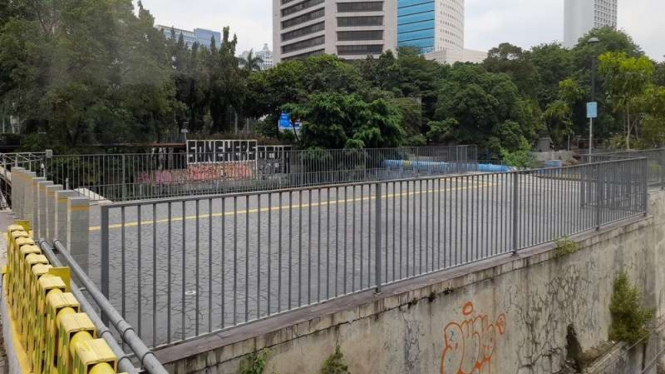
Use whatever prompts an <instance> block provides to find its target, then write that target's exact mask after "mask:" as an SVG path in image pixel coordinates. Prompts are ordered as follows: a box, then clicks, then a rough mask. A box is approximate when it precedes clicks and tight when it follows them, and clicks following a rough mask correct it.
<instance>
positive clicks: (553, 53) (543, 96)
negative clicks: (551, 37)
mask: <svg viewBox="0 0 665 374" xmlns="http://www.w3.org/2000/svg"><path fill="white" fill-rule="evenodd" d="M530 60H531V62H532V63H533V65H534V67H535V70H536V73H537V74H538V78H539V81H538V83H537V84H536V91H537V92H536V95H537V98H538V104H539V105H540V108H541V109H542V110H545V108H546V107H547V105H548V104H549V103H551V102H552V101H555V100H557V99H558V95H559V82H561V81H563V80H564V79H566V78H568V77H570V76H571V75H572V74H573V56H572V53H571V52H570V50H568V49H566V48H564V47H562V46H561V44H559V43H551V44H541V45H538V46H535V47H533V48H532V49H531V53H530Z"/></svg>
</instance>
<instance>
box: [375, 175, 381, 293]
mask: <svg viewBox="0 0 665 374" xmlns="http://www.w3.org/2000/svg"><path fill="white" fill-rule="evenodd" d="M375 186H376V191H375V193H374V195H375V196H376V199H375V202H374V205H375V209H376V214H375V216H376V218H375V219H376V225H375V226H376V227H375V236H376V239H375V240H374V244H375V246H376V247H375V250H374V254H375V256H376V260H375V261H374V264H375V266H376V268H375V270H374V275H375V281H374V283H375V285H376V293H381V257H382V256H381V226H382V225H381V204H382V201H381V199H382V192H381V190H382V188H381V187H382V186H381V183H380V182H379V183H376V185H375Z"/></svg>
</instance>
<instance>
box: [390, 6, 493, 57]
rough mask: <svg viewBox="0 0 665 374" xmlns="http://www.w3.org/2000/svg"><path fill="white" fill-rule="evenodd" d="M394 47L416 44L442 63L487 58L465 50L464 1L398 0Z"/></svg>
mask: <svg viewBox="0 0 665 374" xmlns="http://www.w3.org/2000/svg"><path fill="white" fill-rule="evenodd" d="M397 46H398V47H407V46H408V47H416V48H418V49H420V51H421V53H423V54H424V55H425V57H426V58H429V59H433V60H437V61H439V62H442V63H453V62H457V61H468V62H480V61H482V60H484V59H485V58H486V57H487V53H485V52H479V51H472V50H466V49H464V0H397Z"/></svg>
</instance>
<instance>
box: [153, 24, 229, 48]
mask: <svg viewBox="0 0 665 374" xmlns="http://www.w3.org/2000/svg"><path fill="white" fill-rule="evenodd" d="M155 27H156V28H157V29H158V30H160V31H161V32H163V33H164V36H165V37H166V38H167V39H170V38H171V37H172V36H173V34H174V33H175V38H176V39H179V38H180V36H181V35H182V38H183V40H184V41H185V44H187V47H189V48H191V47H192V45H193V44H194V43H199V45H201V46H203V47H206V48H208V49H210V43H211V42H212V38H213V37H214V38H215V43H216V44H217V45H219V43H220V41H221V40H222V33H220V32H219V31H212V30H207V29H194V31H190V30H183V29H178V28H175V27H172V26H163V25H157V26H155Z"/></svg>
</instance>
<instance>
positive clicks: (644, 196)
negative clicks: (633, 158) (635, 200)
mask: <svg viewBox="0 0 665 374" xmlns="http://www.w3.org/2000/svg"><path fill="white" fill-rule="evenodd" d="M642 173H643V176H642V177H643V178H644V186H642V187H643V188H644V189H643V191H642V204H643V206H644V215H645V216H646V215H647V214H648V213H649V160H648V159H646V160H643V161H642ZM661 188H662V186H661Z"/></svg>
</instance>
